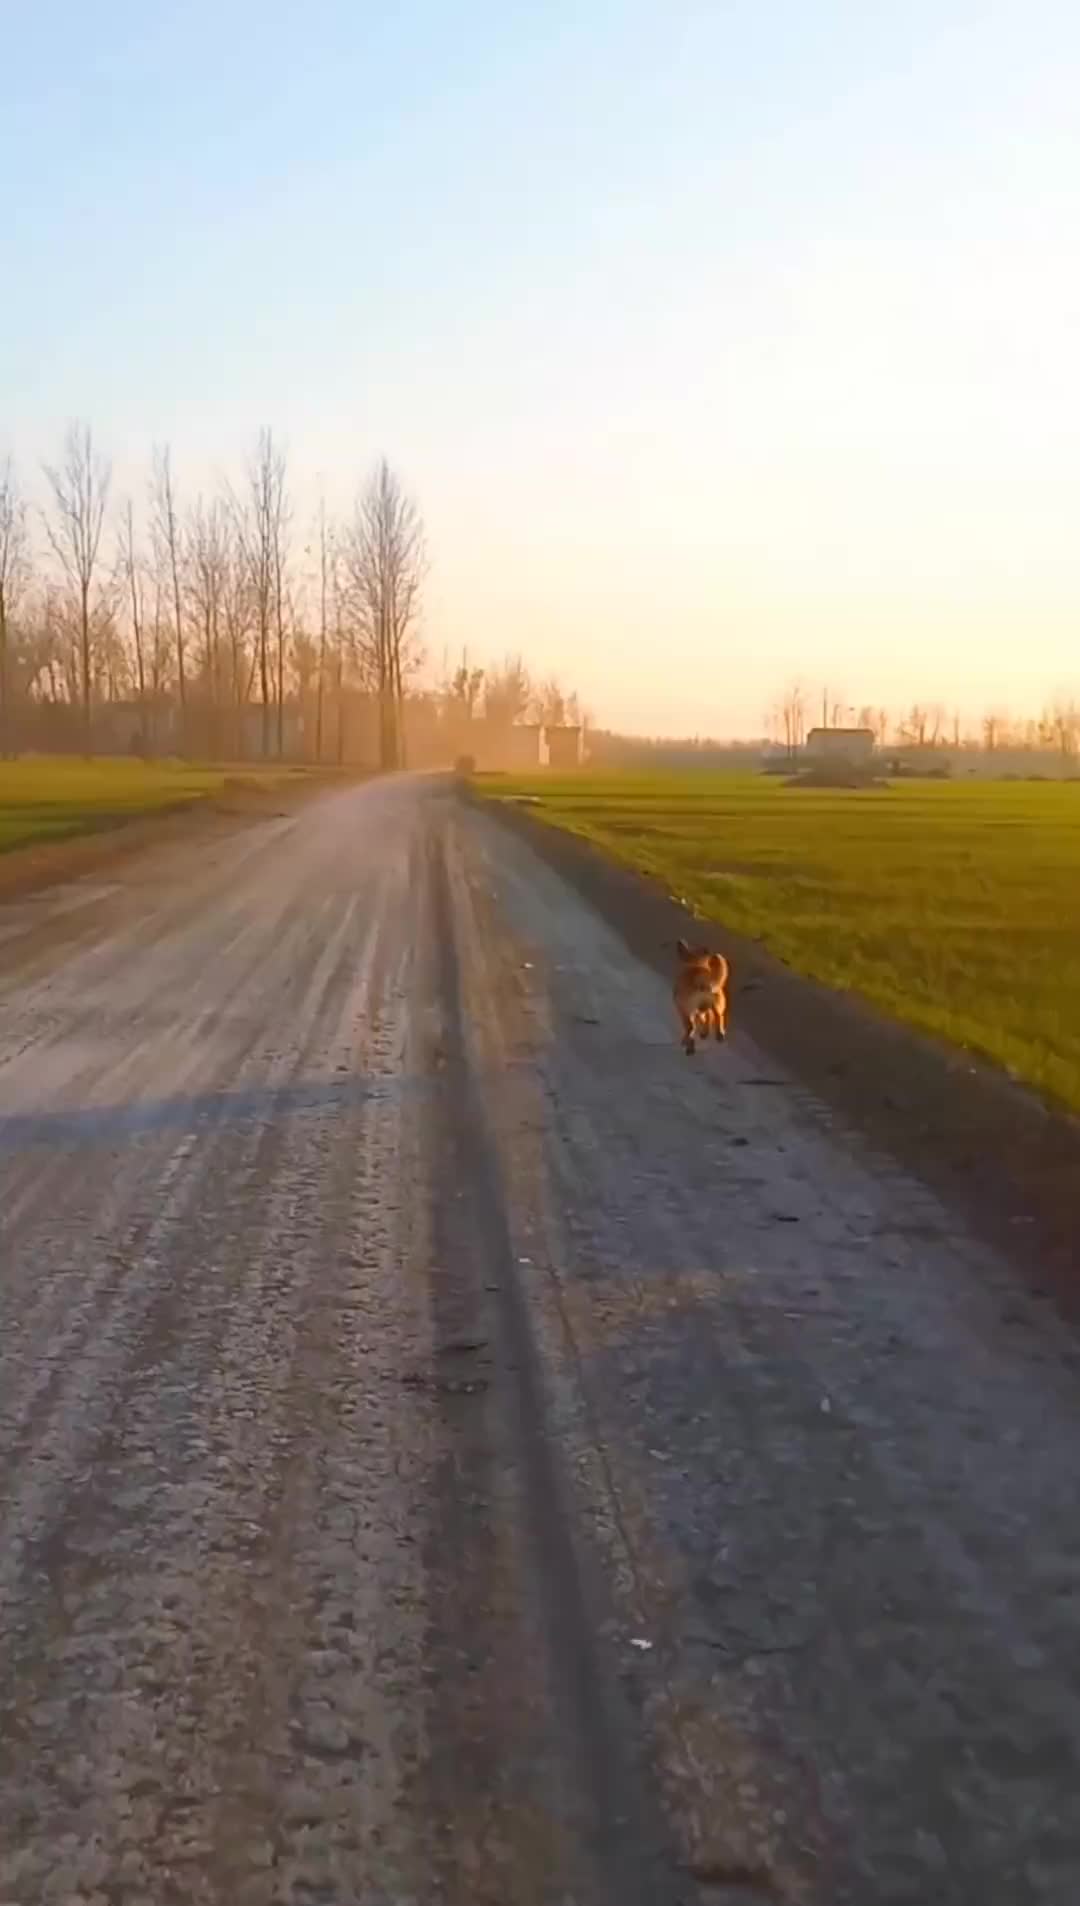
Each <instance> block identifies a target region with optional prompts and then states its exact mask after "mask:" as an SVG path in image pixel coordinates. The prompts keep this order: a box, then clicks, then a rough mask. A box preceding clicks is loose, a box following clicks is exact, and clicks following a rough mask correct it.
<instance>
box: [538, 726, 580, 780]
mask: <svg viewBox="0 0 1080 1906" xmlns="http://www.w3.org/2000/svg"><path fill="white" fill-rule="evenodd" d="M544 738H545V740H546V742H547V765H548V767H549V768H556V769H558V768H580V766H581V764H582V762H583V761H584V759H585V737H584V735H583V733H582V731H581V727H580V725H579V724H577V723H575V724H574V725H573V726H571V725H570V724H569V723H561V722H549V723H548V724H547V725H546V727H545V729H544Z"/></svg>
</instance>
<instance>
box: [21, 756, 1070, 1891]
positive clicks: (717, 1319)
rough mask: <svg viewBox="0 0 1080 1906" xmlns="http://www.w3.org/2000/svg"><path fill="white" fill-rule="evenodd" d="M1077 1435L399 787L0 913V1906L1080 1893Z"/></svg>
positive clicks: (982, 1285) (849, 1175)
mask: <svg viewBox="0 0 1080 1906" xmlns="http://www.w3.org/2000/svg"><path fill="white" fill-rule="evenodd" d="M1078 1459H1080V1356H1078V1353H1077V1349H1076V1348H1075V1345H1074V1339H1073V1338H1072V1336H1071V1335H1069V1334H1067V1333H1066V1332H1065V1331H1064V1329H1063V1327H1062V1326H1061V1325H1060V1324H1059V1323H1058V1322H1056V1320H1055V1316H1054V1314H1053V1312H1052V1311H1051V1309H1050V1306H1049V1304H1048V1303H1046V1302H1045V1301H1040V1300H1039V1299H1038V1298H1037V1297H1036V1296H1034V1295H1032V1294H1030V1292H1027V1291H1025V1290H1024V1289H1021V1288H1020V1287H1019V1285H1018V1284H1017V1282H1015V1281H1014V1279H1013V1277H1012V1275H1011V1273H1010V1271H1009V1270H1008V1269H1007V1268H1006V1266H1005V1264H1004V1263H1003V1262H1001V1261H999V1260H997V1259H996V1258H995V1257H994V1256H993V1255H992V1254H991V1253H990V1252H989V1251H988V1250H987V1248H986V1247H985V1246H983V1245H980V1244H977V1243H976V1242H975V1241H974V1240H973V1238H972V1237H971V1236H970V1235H969V1234H967V1233H966V1232H965V1230H964V1228H963V1226H962V1224H961V1223H960V1221H959V1220H958V1219H957V1218H956V1217H955V1216H954V1215H952V1214H950V1212H949V1210H947V1209H946V1208H945V1206H944V1205H942V1204H941V1203H940V1202H939V1201H938V1200H937V1198H936V1197H935V1196H934V1195H933V1194H932V1193H931V1192H930V1191H929V1190H928V1189H927V1188H926V1187H925V1186H924V1185H922V1184H920V1183H919V1182H918V1181H916V1180H915V1179H914V1178H912V1177H910V1176H908V1175H906V1174H905V1173H904V1172H903V1171H902V1170H901V1169H900V1168H899V1166H898V1165H896V1164H895V1163H894V1162H891V1161H890V1159H888V1158H887V1157H884V1156H879V1155H875V1154H874V1153H873V1152H872V1151H871V1150H870V1149H869V1148H868V1147H867V1146H866V1144H865V1143H864V1142H863V1140H862V1139H860V1137H859V1135H858V1134H857V1133H855V1132H852V1131H849V1130H845V1129H842V1128H841V1127H840V1126H839V1125H838V1124H836V1123H835V1122H833V1121H832V1120H831V1119H830V1116H829V1115H828V1114H827V1112H826V1111H825V1109H824V1107H823V1105H822V1104H821V1103H820V1102H819V1101H818V1100H816V1099H815V1098H814V1097H813V1095H812V1094H811V1093H809V1092H808V1091H807V1090H806V1089H804V1088H803V1087H802V1086H800V1084H799V1083H798V1082H797V1081H795V1080H794V1079H792V1078H789V1077H786V1076H784V1075H783V1074H782V1073H781V1072H779V1071H778V1069H777V1068H776V1066H775V1064H772V1063H770V1062H766V1061H765V1060H764V1058H763V1057H762V1055H761V1053H760V1052H758V1051H756V1050H755V1048H754V1047H753V1045H752V1044H751V1043H750V1042H749V1041H748V1040H747V1039H746V1037H745V1035H744V1034H743V1033H741V1032H740V1030H739V1027H738V1024H737V1023H736V1027H735V1032H734V1037H733V1038H732V1040H731V1041H730V1042H729V1044H728V1046H727V1047H726V1048H718V1047H712V1048H709V1049H708V1050H703V1051H701V1052H700V1053H699V1054H698V1056H697V1057H696V1058H695V1059H694V1060H693V1061H688V1060H687V1059H686V1058H684V1057H683V1055H682V1053H681V1052H680V1050H679V1047H678V1043H677V1038H676V1028H675V1022H674V1017H673V1013H672V1010H671V1005H670V1000H669V998H668V997H667V995H666V992H665V988H664V987H663V985H662V984H661V982H660V981H659V980H658V979H657V978H656V977H655V975H654V974H653V973H652V972H651V971H650V970H649V969H648V968H646V967H645V966H643V965H641V964H640V963H639V962H637V961H635V960H634V959H632V958H631V957H630V955H629V954H628V953H627V951H626V949H625V946H624V945H623V944H622V942H621V941H620V940H619V939H618V938H617V937H616V936H615V934H614V932H613V930H612V929H611V927H609V926H608V925H605V924H604V923H603V922H602V920H601V918H600V916H599V915H598V914H597V913H595V912H594V911H593V910H592V909H591V908H590V907H589V906H588V904H587V903H586V902H585V900H584V899H583V898H582V897H580V896H579V895H578V894H576V893H574V892H572V891H571V889H570V888H569V887H568V886H567V885H566V884H565V883H564V882H563V881H562V880H561V879H560V878H559V876H558V874H557V873H556V872H555V871H553V869H552V868H551V867H550V866H548V865H546V864H544V863H542V862H541V861H540V859H539V858H537V857H536V856H535V855H534V854H533V853H532V852H531V850H530V848H529V847H528V845H527V844H526V843H525V842H523V841H522V840H521V839H519V838H517V837H516V836H515V835H513V834H511V833H510V832H508V831H506V830H504V829H503V828H502V827H501V826H500V824H499V822H498V821H497V820H496V819H495V818H493V817H491V816H489V815H488V814H486V813H484V812H483V811H482V810H477V809H475V808H472V807H470V806H466V805H464V804H461V803H459V802H458V800H457V799H456V797H455V795H454V793H453V791H452V790H451V789H450V788H449V786H448V785H447V784H446V783H441V782H438V781H424V780H422V779H415V780H413V779H402V780H400V781H396V782H385V783H374V784H371V785H369V786H368V787H366V788H364V789H360V790H356V791H350V792H346V793H338V794H335V795H333V796H330V797H328V798H327V799H325V800H322V801H320V802H318V803H315V804H313V805H311V806H308V807H307V808H305V809H303V810H302V811H301V812H300V813H299V814H297V815H295V816H292V817H283V818H279V819H276V820H273V821H266V822H262V823H260V824H258V825H255V826H250V827H246V828H243V829H239V830H237V831H236V832H234V833H229V832H227V831H224V830H223V831H222V832H221V833H220V835H216V836H214V837H212V838H201V839H199V840H197V841H189V842H187V843H185V842H184V841H182V840H180V841H175V840H174V841H171V842H169V843H168V844H167V846H163V847H162V848H161V849H160V850H159V851H158V852H156V853H153V854H150V853H148V854H146V855H145V856H141V857H138V858H137V859H135V860H134V861H132V862H129V863H125V865H124V869H123V872H122V874H121V875H119V876H118V877H117V878H116V879H115V880H114V881H112V882H111V883H110V882H109V881H108V880H107V879H100V880H99V881H98V884H96V885H91V884H88V883H85V882H84V883H75V884H74V885H72V886H71V887H70V888H68V889H65V890H59V889H58V890H54V891H53V892H52V893H46V894H44V895H40V896H38V897H37V898H36V899H33V900H25V901H22V902H19V903H17V904H11V905H8V906H6V907H3V908H0V1906H41V1903H43V1902H63V1903H64V1906H75V1903H76V1902H77V1903H78V1906H172V1903H173V1902H189V1901H194V1902H206V1906H211V1903H212V1906H271V1902H273V1903H275V1906H276V1903H277V1902H282V1903H283V1906H284V1903H285V1902H288V1903H289V1906H302V1903H303V1906H314V1903H315V1902H320V1903H323V1906H348V1903H349V1902H362V1903H363V1906H382V1903H383V1902H385V1906H391V1903H393V1906H404V1903H406V1902H415V1906H421V1903H425V1906H426V1902H429V1901H431V1902H439V1901H446V1902H453V1906H466V1903H470V1906H471V1903H472V1902H478V1903H479V1906H488V1903H490V1906H496V1903H497V1906H519V1903H520V1906H645V1903H646V1902H658V1903H660V1906H768V1902H770V1901H773V1902H806V1903H807V1906H847V1903H848V1902H850V1903H851V1906H869V1903H870V1902H877V1901H882V1902H890V1903H891V1902H898V1903H899V1902H911V1906H999V1903H1000V1906H1030V1903H1034V1902H1038V1903H1039V1906H1076V1901H1077V1900H1080V1460H1078Z"/></svg>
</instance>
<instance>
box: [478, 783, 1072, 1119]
mask: <svg viewBox="0 0 1080 1906" xmlns="http://www.w3.org/2000/svg"><path fill="white" fill-rule="evenodd" d="M481 786H482V788H483V790H484V792H485V793H487V794H490V795H492V796H494V797H496V798H503V799H505V798H511V797H514V796H521V795H523V794H529V795H534V796H536V797H537V799H538V801H539V803H540V805H539V807H538V809H537V810H536V811H537V812H538V813H540V814H542V816H543V817H544V818H545V819H546V820H548V821H550V822H553V823H555V824H557V825H558V826H560V827H563V828H567V829H568V830H569V831H570V832H572V833H576V834H581V835H584V836H585V837H586V838H587V839H589V840H592V841H595V842H598V843H599V844H600V845H601V846H602V847H604V848H606V849H608V850H609V851H610V852H611V853H613V854H615V855H617V856H618V857H619V858H620V859H622V860H624V861H628V862H629V863H630V865H631V866H634V867H637V868H640V869H642V870H643V871H644V872H647V873H650V874H655V875H659V876H660V878H661V879H662V880H664V881H665V882H666V883H667V885H668V886H669V888H670V889H671V891H672V892H674V893H676V894H678V895H679V896H681V897H682V898H684V899H686V900H688V901H689V902H691V904H692V905H693V906H694V907H696V908H697V909H698V910H699V911H700V912H701V913H703V914H706V915H708V916H710V917H711V918H713V919H715V920H718V921H721V922H723V923H724V924H725V925H727V926H730V927H731V928H733V929H734V930H736V931H738V932H739V933H742V934H747V935H750V936H753V937H756V938H758V939H760V940H761V941H762V942H763V943H764V944H765V945H766V946H768V947H769V948H770V949H771V950H772V951H773V952H774V953H777V954H779V955H780V957H781V958H782V959H784V960H785V961H787V962H788V964H789V965H791V966H793V967H795V968H797V969H799V970H800V971H802V972H804V973H807V974H810V975H812V976H813V977H814V978H815V979H819V980H823V981H825V982H826V983H827V984H828V985H830V986H834V987H837V988H840V989H842V990H844V989H849V990H856V991H858V992H859V993H862V994H863V995H865V997H866V998H868V999H870V1000H873V1001H874V1002H875V1004H876V1005H878V1006H881V1007H883V1008H884V1009H885V1010H886V1011H887V1012H889V1013H891V1014H892V1015H893V1016H894V1017H896V1018H897V1019H901V1020H906V1021H908V1022H909V1023H910V1024H912V1025H915V1026H919V1027H921V1028H923V1029H924V1030H926V1031H928V1032H931V1033H936V1034H938V1035H939V1036H941V1037H943V1038H945V1039H947V1040H950V1041H952V1042H953V1043H954V1044H956V1045H962V1046H967V1047H969V1048H971V1049H972V1050H973V1051H975V1052H979V1053H981V1054H983V1055H985V1056H986V1057H988V1058H990V1059H993V1060H996V1061H997V1062H998V1063H999V1064H1001V1065H1003V1066H1006V1067H1008V1068H1010V1069H1011V1070H1012V1071H1013V1072H1014V1073H1015V1074H1016V1075H1017V1076H1018V1077H1020V1078H1022V1079H1024V1080H1026V1081H1027V1082H1028V1083H1029V1084H1031V1085H1034V1086H1037V1087H1039V1088H1040V1089H1041V1090H1043V1091H1044V1092H1047V1093H1049V1094H1050V1095H1051V1096H1053V1097H1054V1098H1056V1099H1058V1100H1060V1101H1062V1102H1064V1103H1065V1104H1067V1105H1069V1106H1071V1107H1072V1108H1073V1109H1074V1110H1077V1111H1080V785H1073V784H1070V783H1065V784H1061V783H1058V784H1056V785H1055V784H1052V783H1045V784H1043V783H1040V784H1037V785H1031V784H1021V783H1011V782H1010V783H994V782H983V783H978V784H975V783H967V784H959V783H958V784H956V785H950V784H949V783H947V782H946V783H937V782H906V783H905V782H898V783H896V784H894V785H893V786H891V787H888V788H881V789H876V790H870V791H866V792H862V791H860V792H847V791H843V792H833V791H831V790H830V791H825V790H808V789H801V788H799V789H796V788H789V787H786V786H785V785H784V784H783V782H781V781H777V780H772V779H768V778H764V777H759V776H749V775H747V776H742V775H731V776H726V775H722V776H713V775H704V774H703V775H691V774H686V775H657V776H649V777H644V776H643V777H634V778H622V777H618V778H616V777H613V776H612V777H608V776H576V777H574V778H572V779H571V778H566V779H562V778H560V779H548V778H547V777H545V776H536V777H531V778H529V779H511V778H510V777H503V776H496V777H492V778H491V779H490V780H488V779H486V778H485V780H484V781H483V782H482V783H481Z"/></svg>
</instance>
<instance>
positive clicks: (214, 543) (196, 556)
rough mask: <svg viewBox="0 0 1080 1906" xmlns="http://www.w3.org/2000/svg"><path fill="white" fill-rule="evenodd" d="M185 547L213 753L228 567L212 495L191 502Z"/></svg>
mask: <svg viewBox="0 0 1080 1906" xmlns="http://www.w3.org/2000/svg"><path fill="white" fill-rule="evenodd" d="M186 549H187V568H188V574H189V584H188V588H189V593H190V597H191V604H192V608H193V611H194V619H195V621H196V624H197V627H198V631H199V636H200V639H201V643H202V656H201V663H202V678H203V696H204V699H205V703H206V744H207V748H208V751H209V752H210V754H211V755H213V754H215V753H216V752H217V749H218V747H219V745H220V735H219V732H218V730H219V722H218V714H219V705H220V687H221V679H220V678H221V653H220V650H221V627H222V622H223V620H224V610H225V597H226V591H227V585H228V567H229V527H228V522H227V519H226V515H225V511H224V510H223V508H222V505H221V503H220V502H219V501H218V500H217V499H216V498H215V499H213V500H212V501H211V502H210V503H209V504H206V503H204V501H203V499H202V497H200V498H199V500H198V502H197V503H196V504H195V507H194V509H193V510H192V512H191V515H190V518H189V521H188V528H187V537H186Z"/></svg>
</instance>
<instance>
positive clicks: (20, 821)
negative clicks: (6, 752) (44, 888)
mask: <svg viewBox="0 0 1080 1906" xmlns="http://www.w3.org/2000/svg"><path fill="white" fill-rule="evenodd" d="M305 772H306V771H305V770H304V769H295V768H274V767H271V768H252V767H248V766H243V767H238V768H220V767H218V768H199V767H191V766H190V765H188V764H186V763H183V762H176V763H172V762H143V761H130V760H120V761H105V760H101V761H81V760H72V759H69V758H68V757H62V758H60V757H54V756H48V757H31V758H27V759H25V760H17V761H0V854H4V853H8V852H10V851H11V850H12V849H13V848H16V847H26V846H29V845H41V844H43V843H45V842H47V841H61V840H70V839H71V838H72V837H73V836H75V835H77V834H88V833H93V832H95V831H96V830H97V829H99V828H104V827H112V826H116V825H117V824H118V823H120V822H122V821H127V820H134V819H136V818H137V817H139V816H141V815H147V814H153V813H156V812H161V811H162V810H164V809H168V808H173V807H179V806H184V805H186V804H189V803H191V802H194V801H200V800H205V799H207V798H208V797H210V796H214V795H218V794H222V793H223V792H225V790H226V783H231V784H233V785H235V784H236V783H237V782H238V781H240V782H243V783H246V784H247V785H249V786H258V787H275V786H279V785H280V784H281V783H283V782H287V781H289V780H293V779H295V778H296V777H297V776H303V775H304V774H305Z"/></svg>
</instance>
